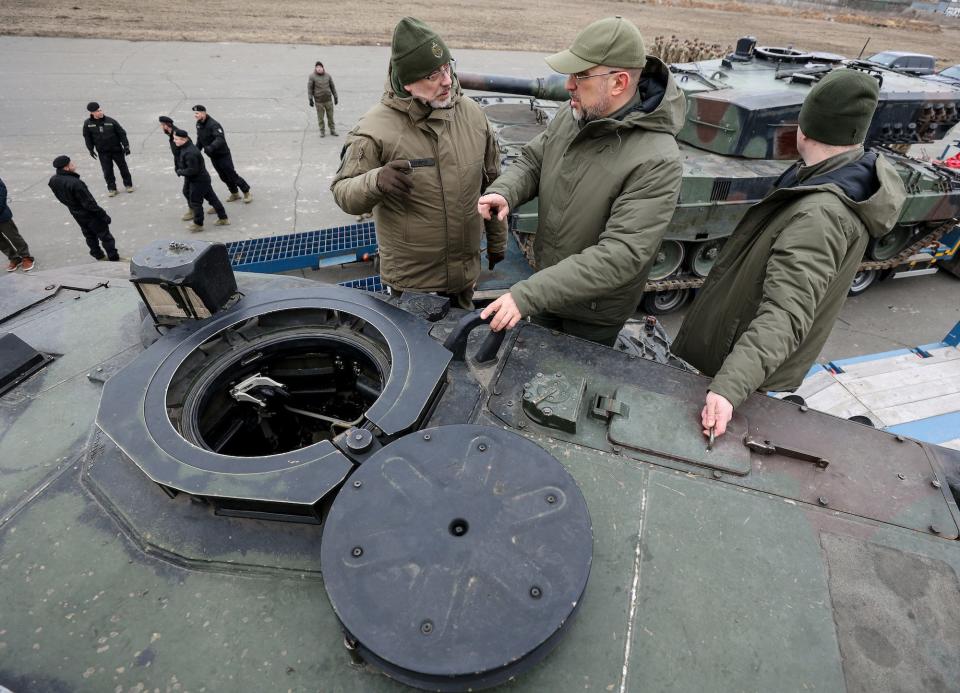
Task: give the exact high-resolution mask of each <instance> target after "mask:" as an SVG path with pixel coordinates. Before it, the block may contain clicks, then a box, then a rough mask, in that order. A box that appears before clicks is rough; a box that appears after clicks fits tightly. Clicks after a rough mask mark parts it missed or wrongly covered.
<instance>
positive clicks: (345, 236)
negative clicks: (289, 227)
mask: <svg viewBox="0 0 960 693" xmlns="http://www.w3.org/2000/svg"><path fill="white" fill-rule="evenodd" d="M376 250H377V233H376V227H375V226H374V224H373V222H372V221H367V222H364V223H362V224H349V225H347V226H336V227H334V228H330V229H320V230H317V231H304V232H302V233H291V234H286V235H284V236H269V237H266V238H250V239H247V240H243V241H234V242H233V243H227V253H229V256H230V262H231V264H232V265H233V267H234V269H237V270H240V271H243V272H266V273H276V272H288V271H290V270H297V269H310V268H315V267H321V266H324V265H329V264H340V263H344V262H354V261H357V260H362V259H364V255H367V254H372V253H375V252H376Z"/></svg>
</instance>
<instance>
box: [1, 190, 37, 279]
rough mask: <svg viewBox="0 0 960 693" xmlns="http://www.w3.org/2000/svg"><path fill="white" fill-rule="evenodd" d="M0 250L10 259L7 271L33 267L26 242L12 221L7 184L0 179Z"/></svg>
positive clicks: (26, 269) (26, 270)
mask: <svg viewBox="0 0 960 693" xmlns="http://www.w3.org/2000/svg"><path fill="white" fill-rule="evenodd" d="M0 250H2V251H3V254H4V255H6V256H7V259H8V260H9V261H10V262H9V263H8V264H7V272H14V271H16V270H17V269H22V270H23V271H24V272H29V271H30V270H32V269H33V256H32V255H30V248H28V247H27V242H26V241H25V240H23V236H21V235H20V230H19V229H18V228H17V225H16V224H14V223H13V212H11V211H10V207H9V206H8V205H7V186H6V185H4V183H3V180H2V179H0Z"/></svg>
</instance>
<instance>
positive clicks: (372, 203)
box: [331, 17, 506, 309]
mask: <svg viewBox="0 0 960 693" xmlns="http://www.w3.org/2000/svg"><path fill="white" fill-rule="evenodd" d="M411 161H414V162H416V163H418V164H420V166H418V167H416V168H413V167H411ZM499 172H500V158H499V153H498V151H497V144H496V140H495V139H494V136H493V132H492V130H491V128H490V124H489V123H488V122H487V119H486V117H485V116H484V115H483V113H482V112H481V110H480V107H479V106H477V104H476V103H474V102H473V100H471V99H466V98H461V95H460V89H459V85H458V83H457V81H456V75H455V74H454V72H453V68H452V61H451V58H450V52H449V51H448V50H447V46H446V45H445V44H444V42H443V40H442V39H441V38H440V37H439V36H438V35H437V34H436V33H434V32H433V30H431V29H430V28H429V27H428V26H427V25H426V24H424V23H423V22H421V21H420V20H418V19H414V18H412V17H405V18H404V19H402V20H401V21H400V23H399V24H397V26H396V28H395V29H394V33H393V44H392V53H391V58H390V69H389V73H388V82H387V85H386V88H385V91H384V94H383V97H382V98H381V100H380V103H379V104H377V105H376V106H374V107H373V108H372V109H370V110H369V111H368V112H367V113H366V115H364V116H363V118H361V119H360V122H359V123H358V124H357V125H356V127H354V128H353V130H351V131H350V134H349V136H348V138H347V141H346V146H345V147H344V148H343V152H342V154H341V162H340V170H339V171H337V175H336V177H335V178H334V180H333V184H332V185H331V190H332V191H333V197H334V199H335V200H336V202H337V204H338V205H340V208H341V209H343V210H344V211H345V212H347V213H349V214H363V213H365V212H370V211H371V210H372V211H373V215H374V219H375V220H376V224H377V239H378V241H379V246H380V274H381V276H382V278H383V281H384V283H385V284H387V285H388V286H389V287H390V288H391V291H393V292H403V291H406V290H412V291H425V292H437V293H440V294H443V295H445V296H449V297H450V299H451V302H452V303H453V304H454V305H456V306H458V307H460V308H466V309H471V308H472V307H473V301H472V299H473V291H474V285H475V284H476V281H477V277H478V276H479V274H480V239H481V236H482V235H483V233H484V227H485V226H486V234H487V257H488V260H489V262H490V265H489V266H490V269H493V265H494V264H496V263H497V262H499V261H500V260H502V259H503V257H504V253H505V249H506V228H505V225H504V224H502V223H500V222H498V221H496V220H494V221H492V222H488V223H487V224H486V225H485V224H484V221H483V219H481V218H480V214H478V213H477V207H476V202H477V197H478V196H479V195H480V194H481V193H482V192H483V190H484V188H485V187H486V186H487V184H488V183H489V182H490V181H492V180H493V179H494V178H496V177H497V175H498V174H499Z"/></svg>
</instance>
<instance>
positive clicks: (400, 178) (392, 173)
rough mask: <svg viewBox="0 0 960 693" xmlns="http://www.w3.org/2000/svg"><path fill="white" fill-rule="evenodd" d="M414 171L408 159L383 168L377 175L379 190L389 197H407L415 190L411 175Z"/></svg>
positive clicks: (398, 160)
mask: <svg viewBox="0 0 960 693" xmlns="http://www.w3.org/2000/svg"><path fill="white" fill-rule="evenodd" d="M412 171H413V169H412V168H411V167H410V162H409V161H408V160H407V159H397V160H396V161H391V162H390V163H389V164H386V165H385V166H383V167H381V169H380V172H379V173H378V174H377V188H378V189H379V190H380V192H382V193H387V194H388V195H399V196H401V197H406V196H407V195H409V194H410V192H411V191H412V190H413V181H412V180H410V173H411V172H412Z"/></svg>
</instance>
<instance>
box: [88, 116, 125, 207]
mask: <svg viewBox="0 0 960 693" xmlns="http://www.w3.org/2000/svg"><path fill="white" fill-rule="evenodd" d="M87 110H88V111H90V117H89V118H87V119H86V121H84V123H83V140H84V142H86V143H87V151H89V152H90V156H92V157H93V158H94V159H96V158H98V157H99V159H100V168H102V169H103V179H104V180H105V181H107V192H108V194H109V195H110V197H113V196H114V195H116V194H117V178H116V176H114V174H113V165H114V164H116V165H117V168H118V169H120V177H121V178H123V187H124V188H126V190H127V192H128V193H132V192H133V178H131V177H130V169H129V168H127V160H126V159H125V158H124V155H126V156H130V143H129V142H127V133H126V131H125V130H124V129H123V128H122V127H121V126H120V123H118V122H117V121H115V120H114V119H113V118H108V117H107V116H105V115H103V109H102V108H100V104H98V103H97V102H96V101H91V102H90V103H88V104H87ZM94 149H96V150H97V151H96V153H94V151H93V150H94Z"/></svg>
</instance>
